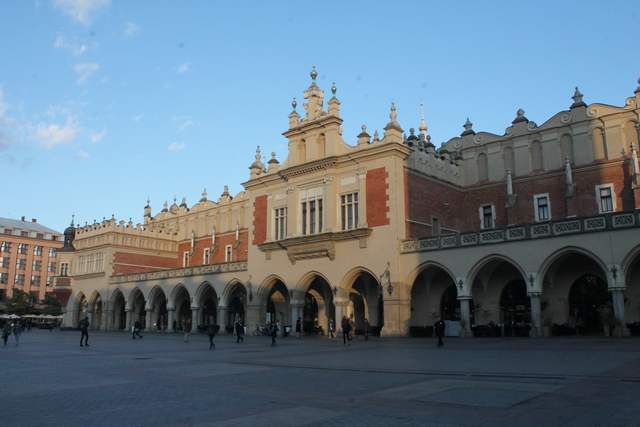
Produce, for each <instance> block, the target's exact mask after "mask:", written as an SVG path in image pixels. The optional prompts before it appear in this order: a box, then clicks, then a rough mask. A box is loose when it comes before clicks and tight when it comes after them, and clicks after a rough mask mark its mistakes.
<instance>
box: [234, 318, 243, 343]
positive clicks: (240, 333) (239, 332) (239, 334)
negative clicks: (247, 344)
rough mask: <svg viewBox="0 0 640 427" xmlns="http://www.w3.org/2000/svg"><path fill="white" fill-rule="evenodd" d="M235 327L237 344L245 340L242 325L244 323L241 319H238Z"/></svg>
mask: <svg viewBox="0 0 640 427" xmlns="http://www.w3.org/2000/svg"><path fill="white" fill-rule="evenodd" d="M235 328H236V344H238V343H240V342H244V326H242V323H241V322H240V321H239V320H236V324H235Z"/></svg>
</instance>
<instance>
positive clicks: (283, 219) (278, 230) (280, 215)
mask: <svg viewBox="0 0 640 427" xmlns="http://www.w3.org/2000/svg"><path fill="white" fill-rule="evenodd" d="M303 206H304V203H303ZM274 218H275V224H274V225H275V233H274V237H275V240H282V239H285V238H286V237H287V208H277V209H274ZM303 221H304V220H303Z"/></svg>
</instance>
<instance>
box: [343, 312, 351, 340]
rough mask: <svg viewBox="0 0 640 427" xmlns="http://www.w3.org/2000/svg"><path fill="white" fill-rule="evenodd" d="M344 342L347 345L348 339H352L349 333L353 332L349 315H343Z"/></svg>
mask: <svg viewBox="0 0 640 427" xmlns="http://www.w3.org/2000/svg"><path fill="white" fill-rule="evenodd" d="M341 326H342V343H343V344H344V345H347V341H351V338H349V333H350V332H351V324H350V323H349V319H347V316H342V324H341Z"/></svg>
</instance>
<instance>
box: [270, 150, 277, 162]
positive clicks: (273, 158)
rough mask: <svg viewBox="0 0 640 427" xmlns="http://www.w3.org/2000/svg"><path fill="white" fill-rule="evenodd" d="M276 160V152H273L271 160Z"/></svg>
mask: <svg viewBox="0 0 640 427" xmlns="http://www.w3.org/2000/svg"><path fill="white" fill-rule="evenodd" d="M275 159H276V152H275V151H272V152H271V160H275Z"/></svg>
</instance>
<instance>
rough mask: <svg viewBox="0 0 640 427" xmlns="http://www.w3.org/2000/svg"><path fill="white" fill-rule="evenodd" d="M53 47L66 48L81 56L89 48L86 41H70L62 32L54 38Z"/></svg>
mask: <svg viewBox="0 0 640 427" xmlns="http://www.w3.org/2000/svg"><path fill="white" fill-rule="evenodd" d="M53 47H55V48H56V49H62V50H66V51H67V52H69V53H71V54H72V55H74V56H80V55H82V54H84V53H86V52H87V51H88V50H89V46H87V45H86V44H85V43H75V42H70V41H69V40H67V39H66V38H64V36H62V35H60V34H58V35H57V36H56V38H55V39H54V40H53Z"/></svg>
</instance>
